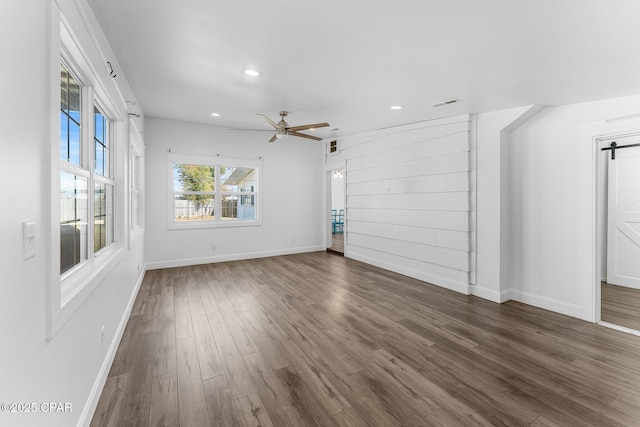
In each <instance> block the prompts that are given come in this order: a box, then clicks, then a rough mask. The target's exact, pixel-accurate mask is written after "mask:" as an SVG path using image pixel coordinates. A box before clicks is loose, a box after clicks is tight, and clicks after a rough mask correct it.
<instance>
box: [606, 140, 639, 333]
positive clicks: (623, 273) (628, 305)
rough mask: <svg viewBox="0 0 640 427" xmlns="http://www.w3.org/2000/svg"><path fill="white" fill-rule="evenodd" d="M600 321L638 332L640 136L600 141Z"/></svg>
mask: <svg viewBox="0 0 640 427" xmlns="http://www.w3.org/2000/svg"><path fill="white" fill-rule="evenodd" d="M597 177H598V182H597V185H598V187H597V188H598V191H597V194H598V197H597V209H598V212H597V218H598V223H597V228H598V239H597V241H598V242H599V251H598V252H599V254H600V256H599V259H598V260H597V262H599V268H598V270H599V271H600V278H599V279H600V289H599V291H600V292H598V293H597V294H598V295H599V298H600V299H599V303H600V304H599V305H600V321H601V323H603V324H605V325H607V326H613V327H616V328H617V329H622V330H625V331H627V332H631V333H634V334H640V134H634V135H626V136H619V137H616V138H610V137H607V138H602V139H600V140H598V173H597Z"/></svg>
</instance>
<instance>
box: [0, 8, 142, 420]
mask: <svg viewBox="0 0 640 427" xmlns="http://www.w3.org/2000/svg"><path fill="white" fill-rule="evenodd" d="M59 3H60V4H61V7H62V8H63V10H64V11H65V12H67V13H68V15H69V16H72V15H73V16H74V17H73V18H70V22H71V25H72V27H73V28H74V29H76V30H78V35H79V37H80V41H81V42H82V43H90V40H88V39H87V38H86V36H87V33H86V32H85V30H83V28H84V25H83V24H81V23H80V22H79V21H78V20H77V19H76V18H77V17H78V16H77V15H76V12H77V11H76V10H75V3H74V2H71V1H60V2H59ZM78 3H79V4H81V5H83V6H86V4H85V3H84V1H79V2H78ZM56 11H57V6H56V3H55V2H52V1H49V0H33V1H28V2H25V1H22V0H5V1H2V2H0V32H1V34H2V37H0V51H2V54H3V58H5V60H6V61H5V66H4V67H3V69H2V78H1V79H0V93H2V95H3V98H4V100H5V102H2V103H1V104H0V141H1V142H0V153H1V155H0V180H1V182H2V195H3V200H10V201H11V203H10V206H11V209H2V213H1V214H0V236H1V239H0V263H1V264H0V270H1V271H2V279H1V280H0V283H1V286H0V288H1V290H2V295H1V297H0V333H1V335H2V344H0V346H1V348H0V402H34V403H37V404H38V405H40V404H41V403H43V402H62V403H64V402H68V403H71V404H72V409H73V412H71V413H64V414H51V413H43V412H41V411H38V412H37V413H33V414H26V413H4V412H0V425H3V426H5V425H6V426H65V427H66V426H73V425H76V424H77V423H78V422H79V421H80V420H81V417H83V416H89V417H90V415H91V414H90V413H89V412H91V411H92V404H94V403H95V401H91V399H92V398H93V397H95V396H96V393H98V394H99V392H100V390H99V388H100V386H101V385H102V383H101V381H102V379H103V377H102V375H103V374H105V373H106V372H105V371H104V368H106V369H108V365H109V358H110V357H111V356H112V355H113V354H112V353H109V350H110V349H113V348H115V347H113V346H117V343H118V342H117V339H118V328H119V326H120V325H121V321H122V319H123V316H124V315H125V314H126V308H127V304H128V303H129V301H130V298H131V296H132V294H133V291H134V288H135V286H136V283H137V281H138V279H139V275H140V273H139V271H138V263H142V261H143V256H144V254H143V247H142V244H141V242H140V244H138V245H137V246H135V247H133V248H131V249H130V250H129V249H128V248H127V249H125V251H126V255H125V257H124V259H123V260H122V262H121V263H119V264H118V265H116V266H115V267H114V268H113V270H112V271H111V272H110V273H109V274H108V275H107V276H106V278H105V279H104V281H103V282H102V283H100V284H98V286H97V287H96V289H95V291H94V292H93V293H92V294H91V295H90V296H89V297H88V299H87V300H86V301H85V302H84V304H83V305H82V306H81V307H80V308H79V309H78V310H77V311H76V312H75V313H74V314H73V315H72V317H71V318H70V319H69V320H68V322H67V323H66V324H65V325H64V326H63V327H62V329H61V330H60V331H59V332H58V333H57V334H56V335H55V336H54V337H53V339H52V340H51V341H47V340H46V339H45V325H46V323H47V319H46V312H47V310H46V304H47V302H46V297H45V295H46V287H47V286H51V285H52V284H51V282H50V274H51V272H50V267H49V265H50V264H49V259H50V255H49V248H50V246H51V240H52V239H51V233H52V231H51V230H50V227H49V226H48V225H47V223H48V221H49V218H50V217H51V209H50V205H49V202H48V200H50V194H49V191H48V188H49V183H50V182H51V180H52V175H51V171H50V164H51V159H50V156H51V154H50V153H51V150H52V147H53V150H54V152H57V151H56V150H57V146H56V143H57V138H58V137H57V136H56V135H55V134H53V135H52V130H51V127H50V125H49V124H50V123H51V122H52V120H53V119H54V118H55V117H57V116H58V112H57V110H54V111H52V110H51V108H50V104H51V102H50V100H51V96H50V94H51V92H52V91H53V90H56V88H57V87H58V85H59V75H60V71H59V52H58V50H57V49H53V48H52V47H51V46H52V44H56V37H57V33H58V28H57V25H58V22H59V18H57V12H56ZM52 16H53V18H52ZM89 18H91V17H89ZM90 20H91V19H90ZM97 39H101V37H100V35H99V36H98V37H97ZM103 48H104V50H103V51H104V52H105V53H106V54H110V50H109V49H108V47H106V46H103ZM112 63H116V62H115V61H113V62H112ZM52 65H53V66H52ZM94 65H95V66H96V67H97V68H96V69H98V70H101V69H102V64H94ZM118 75H119V77H120V75H121V71H120V70H118ZM120 81H121V82H122V83H123V84H126V81H125V80H124V75H123V74H122V77H121V80H120ZM52 82H53V83H52ZM52 84H54V85H55V86H54V87H53V88H52V87H51V85H52ZM54 107H55V108H58V106H57V105H55V104H54ZM124 115H125V116H126V112H124ZM54 180H55V177H54ZM26 221H35V223H36V256H35V257H34V258H31V259H29V260H27V261H24V260H23V258H22V223H23V222H26ZM54 232H59V231H58V230H54ZM123 243H124V242H123ZM102 325H104V327H105V343H104V345H101V343H100V328H101V326H102Z"/></svg>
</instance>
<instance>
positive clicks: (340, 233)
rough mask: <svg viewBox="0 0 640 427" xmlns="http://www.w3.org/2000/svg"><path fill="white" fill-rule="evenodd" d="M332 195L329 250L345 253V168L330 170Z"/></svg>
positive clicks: (330, 190)
mask: <svg viewBox="0 0 640 427" xmlns="http://www.w3.org/2000/svg"><path fill="white" fill-rule="evenodd" d="M329 181H330V185H329V192H330V193H331V195H330V198H329V199H330V201H331V204H330V210H331V215H330V221H331V222H330V224H329V229H330V230H331V240H330V245H329V246H328V248H327V249H328V250H330V251H332V252H336V253H339V254H344V246H345V244H344V243H345V218H346V217H345V212H346V206H345V184H344V169H342V168H341V169H334V170H332V171H330V172H329Z"/></svg>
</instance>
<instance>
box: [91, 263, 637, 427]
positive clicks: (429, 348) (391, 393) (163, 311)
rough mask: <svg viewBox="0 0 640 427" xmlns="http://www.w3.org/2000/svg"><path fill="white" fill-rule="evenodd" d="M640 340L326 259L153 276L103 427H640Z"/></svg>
mask: <svg viewBox="0 0 640 427" xmlns="http://www.w3.org/2000/svg"><path fill="white" fill-rule="evenodd" d="M639 402H640V337H634V336H631V335H628V334H623V333H620V332H617V331H614V330H611V329H607V328H604V327H601V326H598V325H595V324H591V323H587V322H583V321H580V320H577V319H573V318H569V317H566V316H562V315H559V314H555V313H552V312H548V311H545V310H540V309H536V308H533V307H530V306H527V305H524V304H519V303H515V302H507V303H505V304H502V305H498V304H494V303H491V302H488V301H485V300H482V299H480V298H476V297H472V296H465V295H461V294H457V293H454V292H450V291H447V290H444V289H442V288H439V287H436V286H433V285H429V284H426V283H424V282H420V281H418V280H414V279H410V278H407V277H404V276H401V275H397V274H394V273H391V272H388V271H385V270H381V269H378V268H375V267H372V266H369V265H366V264H363V263H359V262H356V261H353V260H350V259H346V258H344V257H337V256H335V255H332V254H329V253H326V252H316V253H309V254H301V255H292V256H283V257H276V258H264V259H257V260H250V261H238V262H228V263H219V264H209V265H202V266H194V267H184V268H175V269H166V270H155V271H149V272H147V274H146V277H145V279H144V282H143V284H142V287H141V289H140V292H139V295H138V298H137V300H136V302H135V306H134V308H133V312H132V315H131V318H130V320H129V323H128V325H127V328H126V330H125V333H124V336H123V339H122V342H121V344H120V347H119V349H118V352H117V355H116V357H115V361H114V364H113V367H112V369H111V371H110V374H109V378H108V380H107V383H106V385H105V388H104V391H103V393H102V396H101V399H100V402H99V404H98V408H97V410H96V413H95V415H94V418H93V422H92V425H93V426H129V425H136V426H160V425H167V426H168V425H174V426H178V425H180V426H198V427H200V426H208V425H214V426H236V425H240V426H295V427H301V426H307V425H317V426H367V425H369V426H395V425H410V426H428V425H440V426H471V425H483V426H500V425H509V426H589V425H591V426H620V425H623V426H637V425H640V404H639Z"/></svg>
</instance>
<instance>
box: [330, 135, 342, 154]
mask: <svg viewBox="0 0 640 427" xmlns="http://www.w3.org/2000/svg"><path fill="white" fill-rule="evenodd" d="M327 151H328V154H329V155H330V156H335V155H336V154H338V153H339V152H340V150H339V149H338V140H337V139H334V140H333V141H329V144H328V145H327Z"/></svg>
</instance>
